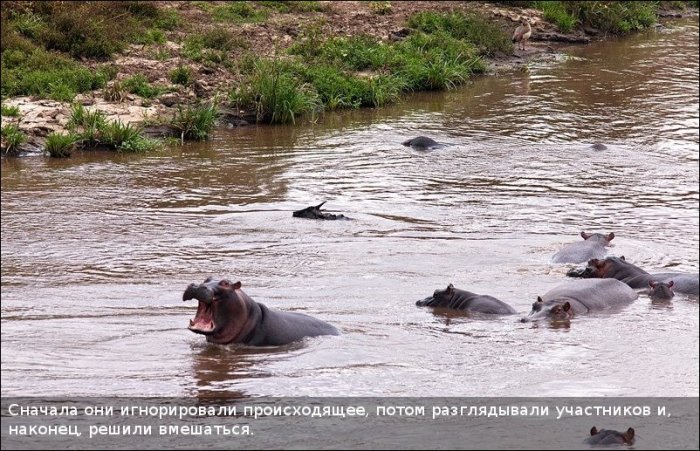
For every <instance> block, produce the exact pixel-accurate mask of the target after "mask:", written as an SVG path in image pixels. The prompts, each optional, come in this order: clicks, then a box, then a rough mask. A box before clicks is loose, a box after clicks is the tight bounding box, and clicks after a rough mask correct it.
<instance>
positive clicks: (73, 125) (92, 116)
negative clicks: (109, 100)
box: [67, 104, 107, 147]
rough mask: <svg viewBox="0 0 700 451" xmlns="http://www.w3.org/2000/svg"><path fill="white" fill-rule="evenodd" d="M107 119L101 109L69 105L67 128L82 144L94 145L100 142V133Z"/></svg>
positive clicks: (101, 133)
mask: <svg viewBox="0 0 700 451" xmlns="http://www.w3.org/2000/svg"><path fill="white" fill-rule="evenodd" d="M106 125H107V119H106V117H105V114H104V113H103V112H102V111H98V110H95V111H89V110H88V109H86V108H85V107H84V106H82V105H80V104H77V105H73V107H71V115H70V117H69V119H68V124H67V127H68V130H70V131H71V134H72V135H74V136H75V137H76V140H79V141H80V142H81V144H82V145H83V146H88V147H94V146H97V145H98V144H100V143H101V142H102V135H103V131H104V128H105V126H106Z"/></svg>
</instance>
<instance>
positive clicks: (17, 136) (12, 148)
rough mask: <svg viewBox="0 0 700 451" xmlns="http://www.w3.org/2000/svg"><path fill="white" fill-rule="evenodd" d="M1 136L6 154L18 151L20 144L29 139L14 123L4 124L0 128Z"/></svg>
mask: <svg viewBox="0 0 700 451" xmlns="http://www.w3.org/2000/svg"><path fill="white" fill-rule="evenodd" d="M0 136H2V142H3V146H2V149H3V152H4V153H5V155H10V154H14V153H16V152H17V149H18V148H19V146H20V145H22V144H23V143H24V142H25V141H26V140H27V137H26V136H25V135H24V133H23V132H22V130H20V129H19V127H18V126H17V125H14V124H8V125H4V126H3V127H2V129H0Z"/></svg>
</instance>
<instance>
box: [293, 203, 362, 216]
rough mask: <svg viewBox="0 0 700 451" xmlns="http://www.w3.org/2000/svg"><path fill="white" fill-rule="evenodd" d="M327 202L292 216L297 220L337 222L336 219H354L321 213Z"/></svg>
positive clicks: (298, 211) (299, 211)
mask: <svg viewBox="0 0 700 451" xmlns="http://www.w3.org/2000/svg"><path fill="white" fill-rule="evenodd" d="M325 203H326V202H321V203H320V204H318V205H316V206H315V207H306V208H304V209H301V210H297V211H295V212H294V213H292V216H293V217H295V218H306V219H328V220H335V219H352V218H348V217H347V216H345V215H335V214H333V213H325V212H323V211H321V206H323V204H325Z"/></svg>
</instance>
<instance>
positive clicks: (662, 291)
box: [647, 280, 674, 302]
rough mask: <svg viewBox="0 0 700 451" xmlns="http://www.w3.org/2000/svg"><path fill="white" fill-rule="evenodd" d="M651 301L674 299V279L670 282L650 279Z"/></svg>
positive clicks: (649, 293)
mask: <svg viewBox="0 0 700 451" xmlns="http://www.w3.org/2000/svg"><path fill="white" fill-rule="evenodd" d="M647 294H648V295H649V298H650V299H651V302H668V301H670V300H671V299H673V296H674V293H673V280H671V281H669V282H654V281H653V280H650V281H649V292H648V293H647Z"/></svg>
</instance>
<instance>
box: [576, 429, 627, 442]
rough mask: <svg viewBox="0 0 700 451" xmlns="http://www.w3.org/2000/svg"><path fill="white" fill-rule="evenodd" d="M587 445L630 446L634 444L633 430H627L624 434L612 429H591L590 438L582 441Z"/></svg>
mask: <svg viewBox="0 0 700 451" xmlns="http://www.w3.org/2000/svg"><path fill="white" fill-rule="evenodd" d="M583 442H584V443H587V444H589V445H632V444H633V443H634V429H632V428H629V429H627V430H626V431H625V432H618V431H613V430H612V429H601V430H598V429H596V427H595V426H593V427H592V428H591V436H590V437H588V438H587V439H586V440H584V441H583Z"/></svg>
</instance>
